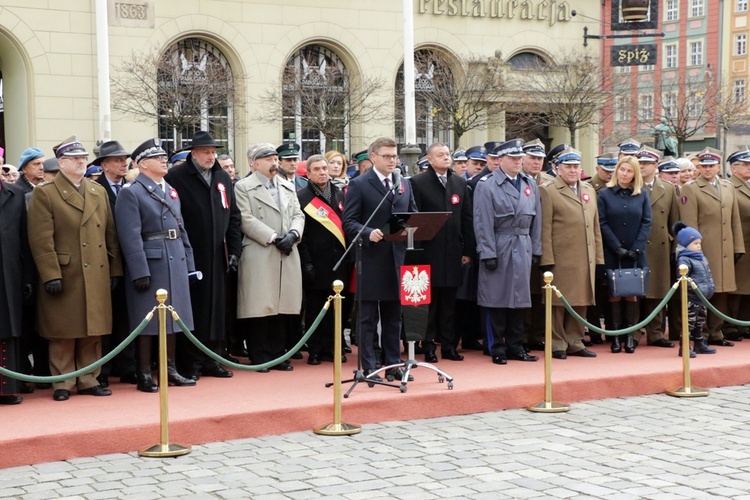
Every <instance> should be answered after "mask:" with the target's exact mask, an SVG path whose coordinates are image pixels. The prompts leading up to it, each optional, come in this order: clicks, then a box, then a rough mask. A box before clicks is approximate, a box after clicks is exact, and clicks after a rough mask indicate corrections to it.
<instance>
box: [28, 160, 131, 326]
mask: <svg viewBox="0 0 750 500" xmlns="http://www.w3.org/2000/svg"><path fill="white" fill-rule="evenodd" d="M81 186H82V187H83V189H84V191H83V192H84V195H83V196H81V195H80V194H79V193H78V191H77V189H76V188H75V187H74V186H73V184H71V183H70V182H69V181H68V180H67V179H66V178H65V177H63V174H62V173H59V174H58V175H57V177H55V179H54V180H53V181H51V182H45V183H43V184H41V185H39V186H37V187H36V188H35V189H34V191H33V192H32V195H31V201H30V203H29V218H28V221H29V246H30V247H31V253H32V254H33V256H34V262H35V263H36V267H37V270H38V272H39V287H38V298H37V305H38V307H37V322H38V326H39V334H40V335H41V336H42V337H45V338H53V339H73V338H84V337H87V336H96V335H106V334H109V333H111V332H112V304H111V302H110V277H111V276H122V260H121V257H120V245H119V242H118V240H117V231H116V230H115V223H114V218H113V215H112V209H111V208H110V205H109V198H108V197H107V193H106V191H105V190H104V188H103V187H102V186H101V185H99V184H97V183H95V182H91V181H89V180H88V179H83V181H82V183H81ZM54 279H62V286H63V291H62V293H61V294H59V295H56V296H52V295H50V294H48V293H47V292H45V291H44V283H46V282H47V281H50V280H54Z"/></svg>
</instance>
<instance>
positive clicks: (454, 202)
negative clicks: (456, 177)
mask: <svg viewBox="0 0 750 500" xmlns="http://www.w3.org/2000/svg"><path fill="white" fill-rule="evenodd" d="M460 201H461V198H460V197H459V196H458V195H457V194H454V195H453V196H451V205H458V203H459V202H460Z"/></svg>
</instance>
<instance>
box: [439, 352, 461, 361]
mask: <svg viewBox="0 0 750 500" xmlns="http://www.w3.org/2000/svg"><path fill="white" fill-rule="evenodd" d="M440 357H442V358H443V359H450V360H451V361H463V360H464V357H463V355H461V354H459V353H458V352H457V351H456V350H455V349H451V350H450V351H442V352H441V353H440Z"/></svg>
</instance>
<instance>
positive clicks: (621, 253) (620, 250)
mask: <svg viewBox="0 0 750 500" xmlns="http://www.w3.org/2000/svg"><path fill="white" fill-rule="evenodd" d="M615 255H617V258H618V259H622V258H623V257H627V256H628V251H627V250H626V249H624V248H623V247H620V248H618V249H617V250H615Z"/></svg>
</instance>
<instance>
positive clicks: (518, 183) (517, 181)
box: [513, 177, 521, 193]
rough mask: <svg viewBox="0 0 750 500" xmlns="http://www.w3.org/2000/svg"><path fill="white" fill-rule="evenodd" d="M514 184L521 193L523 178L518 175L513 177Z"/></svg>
mask: <svg viewBox="0 0 750 500" xmlns="http://www.w3.org/2000/svg"><path fill="white" fill-rule="evenodd" d="M513 185H514V186H515V187H516V191H518V192H519V193H520V192H521V179H519V178H518V177H516V178H515V179H513Z"/></svg>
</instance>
